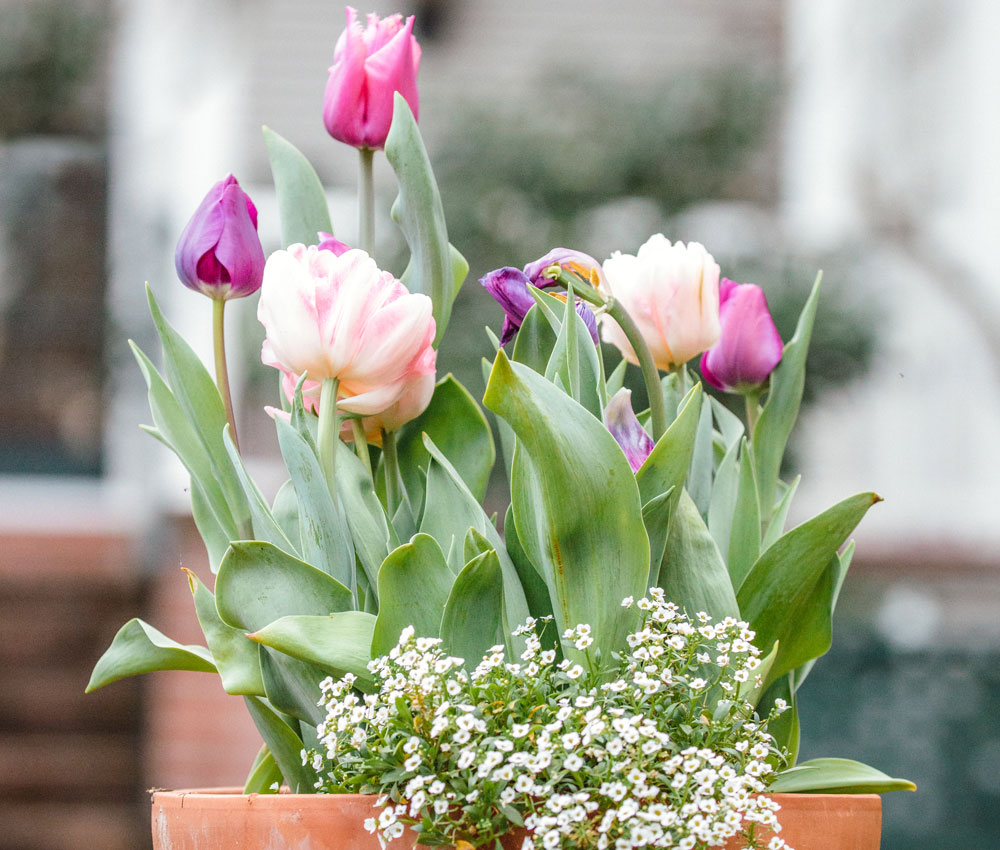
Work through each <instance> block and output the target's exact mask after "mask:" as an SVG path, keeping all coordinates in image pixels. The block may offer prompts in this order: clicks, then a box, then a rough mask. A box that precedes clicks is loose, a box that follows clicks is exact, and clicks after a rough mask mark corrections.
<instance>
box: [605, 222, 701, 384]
mask: <svg viewBox="0 0 1000 850" xmlns="http://www.w3.org/2000/svg"><path fill="white" fill-rule="evenodd" d="M604 275H605V278H606V280H607V290H608V291H607V293H606V294H609V295H611V296H613V297H614V298H616V299H618V301H619V302H621V304H622V306H623V307H624V308H625V310H626V311H627V312H628V313H629V315H630V316H631V317H632V319H633V320H634V321H635V323H636V325H637V326H638V328H639V331H640V333H641V334H642V338H643V339H644V340H645V342H646V345H648V346H649V350H650V352H651V354H652V355H653V360H654V361H655V363H656V365H657V366H658V367H659V368H660V369H671V368H673V367H675V366H680V365H681V364H683V363H686V362H687V361H688V360H690V359H691V358H692V357H695V356H697V355H698V354H701V352H703V351H705V350H707V349H709V348H711V347H712V346H713V345H715V343H716V341H717V340H718V339H719V265H718V263H716V262H715V260H714V259H712V255H711V254H709V253H708V251H706V250H705V248H704V246H702V245H700V244H698V243H697V242H689V243H688V244H687V245H685V244H684V243H683V242H675V243H674V244H673V245H671V244H670V240H669V239H667V238H666V237H664V236H663V235H662V234H660V233H657V234H656V235H655V236H651V237H650V238H649V239H648V240H647V241H646V243H645V244H644V245H643V246H642V247H641V248H639V251H638V253H637V254H636V255H635V256H633V255H631V254H622V253H621V252H620V251H616V252H615V253H614V254H613V255H612V256H611V258H610V259H608V260H605V261H604ZM603 333H604V340H605V342H610V343H612V344H613V345H615V346H617V347H618V349H619V350H620V351H621V352H622V354H623V355H624V356H625V357H626V358H627V359H628V360H629V362H631V363H636V362H637V359H636V356H635V352H634V351H633V350H632V346H631V344H630V343H629V341H628V340H627V339H626V337H625V334H624V333H623V332H622V330H621V328H620V327H618V325H617V323H616V322H615V321H614V320H613V319H610V318H608V317H605V318H604V321H603Z"/></svg>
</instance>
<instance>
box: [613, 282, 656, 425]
mask: <svg viewBox="0 0 1000 850" xmlns="http://www.w3.org/2000/svg"><path fill="white" fill-rule="evenodd" d="M605 309H606V311H607V314H608V315H609V316H610V317H611V318H612V319H614V320H615V321H616V322H617V323H618V327H620V328H621V329H622V333H624V334H625V338H626V339H627V340H628V341H629V344H630V345H631V346H632V350H633V351H634V352H635V356H636V359H637V360H638V361H639V369H640V370H642V380H643V383H645V385H646V394H647V395H648V396H649V418H650V430H651V432H652V433H651V436H652V437H653V442H656V441H657V440H659V439H660V437H662V436H663V432H664V431H666V430H667V413H666V409H665V407H664V404H663V388H662V387H661V386H660V371H659V369H657V368H656V363H654V362H653V355H652V353H651V352H650V350H649V346H648V345H646V340H644V339H643V337H642V332H641V331H640V330H639V327H638V325H636V323H635V321H634V320H633V319H632V317H631V316H630V315H629V314H628V312H627V311H626V310H625V308H624V307H623V306H622V304H621V302H620V301H618V300H617V299H615V298H609V299H608V300H607V302H606V307H605Z"/></svg>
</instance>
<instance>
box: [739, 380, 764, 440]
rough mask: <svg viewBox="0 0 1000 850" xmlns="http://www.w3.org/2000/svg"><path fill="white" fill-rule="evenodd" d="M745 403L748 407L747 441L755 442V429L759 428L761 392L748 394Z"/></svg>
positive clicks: (744, 399)
mask: <svg viewBox="0 0 1000 850" xmlns="http://www.w3.org/2000/svg"><path fill="white" fill-rule="evenodd" d="M743 401H745V402H746V406H747V439H748V440H750V441H751V442H752V441H753V429H754V428H756V427H757V417H759V416H760V404H759V403H760V390H757V391H756V392H752V393H746V394H745V395H744V396H743Z"/></svg>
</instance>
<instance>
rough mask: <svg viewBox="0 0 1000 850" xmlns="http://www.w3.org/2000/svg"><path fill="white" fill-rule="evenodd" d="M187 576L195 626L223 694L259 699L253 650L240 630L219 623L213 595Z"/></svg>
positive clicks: (260, 692)
mask: <svg viewBox="0 0 1000 850" xmlns="http://www.w3.org/2000/svg"><path fill="white" fill-rule="evenodd" d="M187 573H188V583H189V584H190V585H191V593H192V594H193V596H194V610H195V614H196V615H197V616H198V624H199V625H200V626H201V630H202V632H203V633H204V635H205V641H206V643H208V648H209V650H210V651H211V653H212V657H213V659H214V660H215V666H216V668H217V669H218V671H219V677H220V678H221V679H222V687H223V689H224V690H225V691H226V693H227V694H252V695H255V696H263V695H264V682H263V680H262V679H261V677H260V663H259V662H258V660H257V647H256V646H255V645H254V643H253V641H251V640H249V639H248V638H247V636H246V633H245V632H244V631H243V629H236V628H233V627H232V626H230V625H228V624H226V623H224V622H222V618H221V617H220V616H219V612H218V610H217V609H216V607H215V595H214V594H213V593H212V591H210V590H209V589H208V588H207V587H205V585H204V584H202V582H201V579H199V578H198V576H196V575H195V574H194V573H192V572H190V571H187Z"/></svg>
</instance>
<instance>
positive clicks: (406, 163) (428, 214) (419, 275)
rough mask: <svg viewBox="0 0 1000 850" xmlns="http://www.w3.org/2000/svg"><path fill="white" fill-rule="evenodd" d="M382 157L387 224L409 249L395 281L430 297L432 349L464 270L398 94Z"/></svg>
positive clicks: (413, 127)
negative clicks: (393, 194)
mask: <svg viewBox="0 0 1000 850" xmlns="http://www.w3.org/2000/svg"><path fill="white" fill-rule="evenodd" d="M385 157H386V159H387V160H388V161H389V164H390V165H391V166H392V170H393V171H394V172H395V173H396V181H397V183H398V184H399V196H398V197H397V198H396V201H395V203H394V204H393V205H392V218H393V221H395V222H396V223H397V224H398V225H399V228H400V230H402V232H403V236H404V237H405V238H406V243H407V245H409V246H410V262H409V265H408V266H407V267H406V271H404V272H403V276H402V277H401V278H400V279H401V280H402V282H403V283H404V284H405V285H406V287H407V288H408V289H409V290H410V292H422V293H424V294H425V295H429V296H430V298H431V301H432V302H433V303H434V322H435V324H436V326H437V331H436V334H435V337H434V346H435V347H437V346H438V345H439V344H440V342H441V336H442V334H443V333H444V330H445V328H446V327H447V326H448V319H449V318H450V316H451V305H452V302H453V301H454V300H455V296H456V295H457V294H458V290H459V287H460V286H461V285H462V281H464V280H465V276H466V274H467V273H468V268H469V267H468V264H467V263H466V262H465V260H464V258H462V256H461V254H459V253H458V252H457V251H456V250H455V249H454V248H453V247H452V246H451V245H450V244H449V243H448V227H447V225H446V224H445V218H444V207H443V206H442V205H441V195H440V193H439V192H438V187H437V182H436V181H435V179H434V172H433V171H432V170H431V162H430V159H429V158H428V156H427V149H426V148H425V147H424V142H423V139H421V138H420V130H419V129H418V128H417V122H416V120H415V119H414V117H413V113H412V112H411V111H410V107H409V105H408V104H407V103H406V100H405V99H404V98H403V96H402V95H401V94H399V93H398V92H397V93H396V95H395V99H394V107H393V112H392V126H391V127H390V128H389V135H388V137H387V138H386V140H385Z"/></svg>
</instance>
